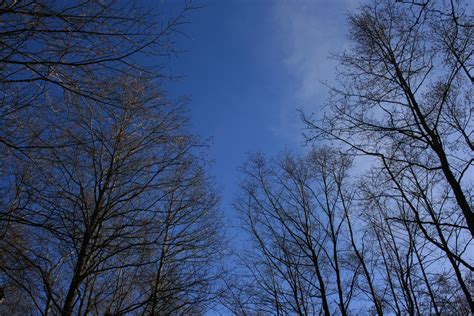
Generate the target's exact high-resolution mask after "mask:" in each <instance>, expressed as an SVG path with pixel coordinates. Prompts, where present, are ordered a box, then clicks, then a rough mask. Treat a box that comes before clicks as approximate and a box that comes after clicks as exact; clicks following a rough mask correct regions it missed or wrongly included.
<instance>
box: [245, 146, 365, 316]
mask: <svg viewBox="0 0 474 316" xmlns="http://www.w3.org/2000/svg"><path fill="white" fill-rule="evenodd" d="M333 155H336V152H335V151H331V150H329V149H325V150H319V151H313V152H311V153H310V154H309V155H308V156H307V157H304V158H298V157H295V156H293V155H290V154H285V155H284V157H282V158H281V159H276V160H274V161H267V160H266V159H265V158H264V157H261V156H256V157H254V158H252V159H251V160H250V162H249V163H248V164H247V165H246V167H245V168H244V170H243V172H244V175H245V179H244V182H243V185H242V190H243V193H242V196H241V198H239V200H238V203H237V207H238V209H239V210H240V212H241V213H242V215H243V219H244V227H245V228H246V229H247V230H248V231H249V233H250V236H251V240H253V242H254V244H255V246H254V247H255V249H256V250H255V251H254V252H253V251H250V253H249V254H245V256H244V264H245V265H246V267H247V269H248V271H249V272H248V274H249V275H251V279H253V280H254V281H253V282H252V283H253V288H254V292H256V293H258V295H255V296H253V297H251V299H250V300H249V302H248V304H247V305H248V307H247V308H249V309H255V310H256V311H265V312H269V311H272V312H275V313H276V314H288V313H290V314H291V313H296V314H299V315H308V314H319V313H323V314H325V315H331V314H332V313H340V314H342V315H347V314H348V313H349V308H350V304H351V302H352V299H353V296H354V295H355V294H356V283H357V279H358V276H359V274H360V273H359V270H360V264H359V263H355V264H353V262H351V261H352V255H350V254H352V253H353V251H352V250H351V248H352V245H351V243H350V242H349V240H348V238H347V235H346V234H347V232H348V227H351V226H350V225H351V224H350V222H348V221H347V215H348V210H347V207H348V204H349V203H350V202H349V201H348V200H345V197H343V196H342V195H343V189H342V187H341V185H340V184H342V183H343V182H344V181H345V180H344V179H345V177H346V176H347V171H348V168H349V166H350V161H349V160H348V158H347V157H343V156H338V157H339V158H341V159H340V160H338V159H337V158H333V157H332V156H333ZM344 194H345V193H344ZM346 204H347V205H346ZM353 242H355V241H354V240H353ZM361 252H362V251H359V254H360V253H361ZM361 259H362V261H363V258H362V256H361Z"/></svg>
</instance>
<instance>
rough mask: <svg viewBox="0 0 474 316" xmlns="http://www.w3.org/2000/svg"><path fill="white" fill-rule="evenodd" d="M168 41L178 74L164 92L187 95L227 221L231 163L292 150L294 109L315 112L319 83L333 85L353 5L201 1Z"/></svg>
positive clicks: (348, 0)
mask: <svg viewBox="0 0 474 316" xmlns="http://www.w3.org/2000/svg"><path fill="white" fill-rule="evenodd" d="M194 4H195V5H197V6H201V5H202V6H204V7H203V8H202V9H199V10H196V11H193V12H192V14H190V15H189V17H188V22H189V24H187V25H185V26H184V28H183V31H184V33H186V35H187V37H180V38H178V40H177V46H178V48H179V49H183V50H185V52H184V53H181V54H180V55H179V56H178V57H177V58H176V59H173V60H172V64H171V69H172V71H173V72H174V73H177V74H182V75H183V77H182V78H181V79H180V81H179V82H173V83H171V84H169V85H170V88H169V90H170V93H171V96H173V97H175V96H180V95H181V96H183V95H186V96H189V97H190V99H191V101H190V103H189V108H190V116H191V122H192V125H193V127H194V130H195V131H196V132H197V133H198V134H200V135H201V136H202V137H203V138H210V139H211V141H210V145H211V146H210V152H209V154H210V159H212V160H213V165H212V167H211V173H212V175H213V176H214V177H215V179H216V182H217V185H218V187H219V189H220V190H221V194H222V202H221V209H222V211H223V212H224V214H225V217H226V220H227V221H228V222H230V223H234V216H233V210H232V206H231V203H232V200H233V198H234V195H235V194H236V191H237V188H238V171H237V169H238V167H239V166H240V165H242V163H243V162H244V161H245V159H246V156H247V155H248V154H249V153H251V152H255V151H260V152H263V153H267V154H274V153H277V152H279V151H281V150H283V149H290V150H301V145H302V143H303V139H302V137H301V128H302V124H301V122H300V119H299V115H298V112H297V109H299V108H300V109H303V110H304V111H306V112H307V113H313V112H314V113H315V114H316V115H317V114H318V113H320V112H321V107H322V105H323V103H324V100H325V99H326V97H327V90H326V88H325V87H324V85H323V84H322V81H329V82H331V80H332V79H333V72H334V66H335V63H334V62H333V61H332V60H330V59H329V58H328V57H329V55H330V54H331V52H337V51H341V50H342V49H344V47H345V45H347V44H346V43H347V41H346V30H347V28H346V14H347V13H348V12H353V11H354V10H355V9H356V8H357V6H358V1H356V0H340V1H339V0H338V1H322V0H319V1H309V0H307V1H304V0H301V1H296V0H295V1H283V0H272V1H270V0H254V1H250V0H227V1H224V0H201V1H197V2H194Z"/></svg>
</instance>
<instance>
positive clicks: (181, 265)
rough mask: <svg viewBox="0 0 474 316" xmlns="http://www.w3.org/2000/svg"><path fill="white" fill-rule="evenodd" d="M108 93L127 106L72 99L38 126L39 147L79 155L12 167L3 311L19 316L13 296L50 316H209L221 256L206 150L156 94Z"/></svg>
mask: <svg viewBox="0 0 474 316" xmlns="http://www.w3.org/2000/svg"><path fill="white" fill-rule="evenodd" d="M101 89H102V90H103V93H108V94H110V95H111V96H112V97H113V98H116V99H117V100H121V103H120V107H116V106H115V105H108V104H104V103H101V102H94V101H92V100H91V99H90V98H84V97H79V96H77V95H75V94H73V95H71V96H70V97H69V98H68V99H67V101H68V102H65V103H63V104H59V105H58V108H57V111H56V112H55V113H54V115H46V116H44V117H41V119H42V121H44V122H46V123H47V124H48V125H49V126H50V127H49V130H48V133H47V134H45V135H42V136H41V140H42V141H43V142H44V143H46V144H48V143H49V142H50V138H51V139H53V140H52V141H55V140H60V141H61V142H62V141H64V142H68V143H71V144H74V145H71V146H67V147H56V146H49V147H45V148H41V149H38V150H35V151H34V152H33V153H31V154H30V158H31V159H28V160H24V159H17V160H16V161H15V162H14V163H15V170H16V171H17V172H16V173H15V174H14V176H12V178H13V179H12V181H14V182H15V183H17V186H16V188H17V190H16V191H14V192H13V193H14V195H13V196H12V198H11V201H14V202H15V204H11V205H12V207H10V208H9V209H7V210H5V211H4V210H2V213H1V217H0V221H1V227H2V236H3V237H4V238H2V240H1V241H0V245H1V246H0V249H1V255H2V257H5V258H8V260H5V261H2V266H1V274H2V278H3V279H4V280H5V281H6V282H5V283H6V285H7V286H6V295H5V296H6V301H5V302H4V304H2V305H1V308H3V309H4V310H5V311H7V310H9V308H10V312H11V311H12V309H11V308H13V307H12V305H11V304H13V301H11V299H13V298H14V297H13V293H12V291H13V290H15V291H17V292H19V293H21V296H22V297H23V300H24V302H27V303H28V304H29V306H30V308H31V309H30V311H34V312H35V313H39V314H45V315H46V314H51V313H52V314H58V313H60V314H63V315H71V314H95V315H99V314H106V313H109V314H127V313H132V314H137V313H146V314H162V313H166V314H169V313H189V312H202V311H204V310H205V309H206V308H207V307H206V306H207V305H206V304H207V303H208V302H209V301H210V300H211V299H212V298H213V297H214V296H215V295H216V287H215V286H216V282H215V281H216V278H217V276H218V269H217V266H216V265H215V263H216V262H217V260H219V254H220V253H221V250H222V248H221V246H222V242H221V240H222V238H221V235H220V233H219V230H220V228H219V217H218V216H217V213H216V203H217V197H216V193H215V192H214V190H213V188H212V183H211V182H210V179H209V178H208V177H207V176H206V173H205V160H204V159H203V158H202V157H201V156H200V155H198V152H197V150H198V149H199V148H200V147H202V146H201V144H200V143H199V142H198V141H197V139H195V138H194V137H193V136H190V135H189V134H187V133H186V130H185V124H186V121H185V119H184V117H183V108H182V107H181V106H174V105H172V104H170V103H169V102H168V101H167V100H166V98H165V95H164V92H163V91H161V90H160V89H159V88H157V87H156V85H153V84H151V83H148V82H147V81H146V80H143V79H135V78H134V77H121V78H119V79H117V80H114V81H107V82H105V83H103V85H102V87H101ZM9 284H12V287H9V286H8V285H9ZM13 285H14V286H13Z"/></svg>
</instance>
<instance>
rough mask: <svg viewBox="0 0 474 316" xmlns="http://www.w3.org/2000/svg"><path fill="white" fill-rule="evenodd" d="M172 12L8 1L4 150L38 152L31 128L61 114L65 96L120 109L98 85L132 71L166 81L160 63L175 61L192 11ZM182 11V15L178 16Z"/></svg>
mask: <svg viewBox="0 0 474 316" xmlns="http://www.w3.org/2000/svg"><path fill="white" fill-rule="evenodd" d="M183 4H184V6H183V8H179V9H178V8H177V7H178V6H174V8H173V10H166V9H165V8H164V6H160V5H153V6H151V5H144V4H142V3H139V2H138V1H120V0H107V1H67V2H55V1H48V0H34V1H2V2H1V3H0V69H1V75H0V91H1V98H0V100H1V101H0V126H1V129H0V145H1V146H2V147H1V151H2V152H5V151H8V150H15V151H27V150H29V149H30V150H31V149H34V148H37V147H38V146H44V145H42V144H37V143H36V140H35V139H34V138H32V137H31V136H32V135H25V134H24V133H23V127H24V126H28V125H29V124H31V122H30V116H31V115H34V114H32V113H38V112H39V111H54V108H55V106H56V104H55V103H56V102H58V99H59V100H60V99H61V98H63V96H64V94H65V93H68V94H75V95H78V96H82V97H86V98H89V99H91V100H93V101H95V102H99V103H108V104H115V105H117V106H119V105H120V100H117V99H114V96H112V95H107V94H103V93H101V90H100V88H98V86H100V85H97V84H96V83H97V82H98V81H101V80H102V81H103V80H104V79H105V78H114V77H116V76H119V75H120V74H122V73H124V72H128V73H129V74H131V72H130V71H129V70H130V69H131V68H132V69H134V70H135V73H139V74H140V76H141V77H147V78H158V79H159V78H160V77H164V76H166V74H165V73H164V72H163V71H161V70H162V68H163V66H162V64H163V63H162V60H161V58H160V57H162V56H167V55H169V54H173V53H174V52H175V51H174V49H175V48H174V45H172V39H173V37H172V36H171V35H173V34H176V33H177V32H178V26H179V25H180V24H181V23H184V17H185V14H186V12H187V11H188V10H190V9H191V8H192V5H191V3H190V2H183ZM172 11H175V12H172Z"/></svg>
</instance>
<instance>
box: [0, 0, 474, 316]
mask: <svg viewBox="0 0 474 316" xmlns="http://www.w3.org/2000/svg"><path fill="white" fill-rule="evenodd" d="M229 1H231V0H229ZM261 1H263V0H261ZM275 1H279V0H275ZM165 2H166V1H165ZM224 2H225V1H224ZM256 2H259V0H256V1H255V3H256ZM269 2H272V1H269ZM163 3H164V2H162V1H138V0H137V1H122V0H77V1H76V0H74V1H53V0H18V1H16V0H2V1H0V69H1V72H0V87H1V88H0V315H44V316H46V315H109V316H112V315H117V316H118V315H343V316H344V315H378V316H380V315H466V316H467V315H473V314H474V240H473V238H474V211H473V204H474V168H473V165H474V154H473V153H474V138H473V137H474V118H473V116H474V9H473V3H471V2H470V1H467V0H449V1H448V0H439V1H438V0H401V1H400V0H398V1H395V0H367V1H361V2H360V3H359V4H358V6H357V8H356V9H355V10H352V11H351V12H348V13H347V15H346V17H345V19H346V21H347V24H346V26H345V29H344V30H343V31H344V33H345V35H346V42H347V45H344V47H341V49H340V50H338V51H337V52H335V53H334V54H333V56H331V58H332V60H333V61H334V62H335V63H336V64H337V67H335V69H334V73H333V75H334V78H335V80H333V81H331V82H330V83H328V84H327V94H326V95H324V96H323V97H324V99H325V102H324V104H312V105H311V111H307V110H306V109H299V107H298V106H299V105H298V104H293V105H292V109H293V111H294V112H296V113H297V115H298V117H299V130H298V131H297V132H298V133H300V134H301V135H302V137H303V139H304V144H295V146H296V147H300V148H299V149H298V150H291V149H286V148H285V147H284V146H281V148H277V151H276V152H277V153H276V154H275V153H267V152H264V151H252V152H250V153H248V154H247V155H246V157H247V158H246V159H244V160H242V161H240V167H239V168H238V170H237V173H238V178H235V179H234V182H235V183H234V184H235V186H236V187H237V189H236V190H235V192H232V203H227V202H223V199H222V196H223V192H222V186H221V183H220V182H219V180H218V179H219V175H218V174H215V173H213V172H212V167H211V166H212V164H213V161H214V157H213V156H212V152H211V151H210V150H209V148H210V147H211V148H212V146H213V144H212V142H210V141H208V140H207V139H206V138H205V137H202V136H201V135H200V134H199V131H196V129H193V128H192V127H191V126H192V124H193V118H194V117H193V115H192V114H190V111H189V109H193V107H197V105H195V104H194V103H193V99H192V96H191V98H190V100H188V98H186V97H183V98H176V97H174V95H173V93H172V92H171V91H170V88H169V87H170V82H173V81H174V80H175V79H176V78H175V77H174V74H173V73H172V72H170V71H169V69H170V68H171V69H172V68H173V62H171V61H170V60H171V59H172V58H176V59H177V60H179V59H180V55H181V54H189V55H191V56H192V54H193V51H192V50H191V51H189V52H181V51H180V48H179V45H177V38H181V40H182V38H183V37H184V41H193V40H194V41H199V39H196V40H195V39H192V38H187V37H186V34H185V33H186V32H185V31H184V29H185V27H186V25H188V24H189V25H191V27H193V18H194V17H195V16H199V15H200V14H202V12H205V11H206V10H207V7H206V3H205V1H199V2H198V1H194V2H191V1H189V0H183V1H181V0H176V1H169V2H166V4H163ZM245 3H246V4H244V1H242V2H241V5H248V6H252V5H253V4H252V1H250V2H249V3H247V2H245ZM289 3H290V4H291V5H292V6H298V5H301V2H299V1H290V2H289ZM317 3H318V5H319V3H321V4H320V5H324V1H323V2H321V1H320V2H317ZM238 4H239V5H240V3H238ZM265 5H267V4H265ZM227 36H228V37H232V36H233V35H232V34H228V35H227ZM218 44H219V43H218ZM296 49H298V47H296ZM209 67H211V66H209ZM220 71H222V72H225V71H226V70H225V69H220ZM185 73H186V69H185V70H184V74H185ZM203 76H204V74H203ZM203 78H204V77H203ZM203 80H204V79H203ZM320 84H321V83H320V82H314V85H320ZM184 88H185V89H186V86H184ZM209 93H214V92H211V91H209ZM220 106H222V107H225V106H226V105H225V104H222V105H220ZM298 109H299V110H298ZM198 110H199V109H198ZM191 113H192V112H191ZM228 113H229V115H232V109H230V110H229V112H228ZM205 114H209V115H210V113H205ZM262 124H263V123H262ZM240 128H241V129H242V130H244V129H245V128H246V127H245V126H241V127H240ZM256 133H257V132H256ZM229 222H231V223H233V224H232V225H231V224H229ZM231 226H232V227H231ZM234 235H237V236H238V238H235V237H234Z"/></svg>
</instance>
